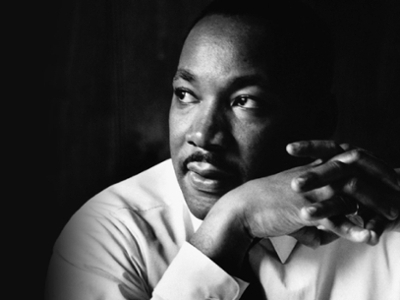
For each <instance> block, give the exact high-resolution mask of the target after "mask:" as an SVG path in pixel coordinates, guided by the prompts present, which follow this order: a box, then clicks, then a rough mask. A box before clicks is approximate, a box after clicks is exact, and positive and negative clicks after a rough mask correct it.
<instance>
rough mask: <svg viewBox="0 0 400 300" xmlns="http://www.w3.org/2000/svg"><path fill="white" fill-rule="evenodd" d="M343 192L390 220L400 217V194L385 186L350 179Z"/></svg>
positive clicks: (358, 179)
mask: <svg viewBox="0 0 400 300" xmlns="http://www.w3.org/2000/svg"><path fill="white" fill-rule="evenodd" d="M342 192H343V194H344V195H346V196H348V197H351V198H352V199H355V200H356V201H357V202H359V203H360V204H362V205H363V206H365V207H367V208H369V209H371V210H372V211H374V212H376V213H378V214H380V215H382V216H384V217H385V218H387V219H389V220H395V219H397V218H398V216H399V209H400V201H399V199H400V192H397V191H393V190H392V189H390V188H388V187H387V186H385V185H383V184H379V183H372V182H369V181H366V180H362V179H360V178H350V179H349V180H348V181H347V182H346V184H345V185H344V186H343V190H342Z"/></svg>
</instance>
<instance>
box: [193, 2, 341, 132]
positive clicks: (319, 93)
mask: <svg viewBox="0 0 400 300" xmlns="http://www.w3.org/2000/svg"><path fill="white" fill-rule="evenodd" d="M212 15H221V16H227V17H232V18H241V19H243V18H245V19H247V20H249V21H250V22H256V23H257V24H261V25H265V26H268V28H270V29H271V30H272V34H273V39H274V41H273V44H274V49H273V50H272V51H273V56H274V67H273V76H274V77H275V81H274V84H276V85H277V87H276V88H277V90H278V91H279V92H280V93H282V94H287V95H290V96H291V97H292V98H294V103H293V104H294V105H298V106H299V108H301V109H307V110H310V112H311V113H313V112H315V113H316V114H319V115H320V116H321V119H320V121H321V122H318V123H324V125H326V128H325V126H323V127H321V136H324V137H325V136H326V133H328V134H329V135H331V134H333V132H334V130H335V127H336V122H337V106H336V102H335V100H334V98H333V97H331V94H330V92H331V88H332V80H333V71H334V61H335V57H334V53H335V51H334V37H333V34H332V32H331V30H330V28H329V27H328V25H327V24H326V23H325V22H324V21H323V20H322V19H321V18H320V17H319V16H318V15H317V14H316V12H315V11H314V10H313V9H312V8H311V7H310V6H308V5H307V4H305V3H303V2H301V1H300V0H214V1H212V2H211V3H210V4H209V5H208V6H206V7H205V9H204V10H203V11H202V12H201V14H200V15H199V16H198V17H197V18H196V19H195V21H194V23H193V24H192V26H191V27H190V29H192V28H193V27H194V26H195V25H196V24H197V23H198V22H199V21H200V20H201V19H203V18H205V17H207V16H212ZM189 31H190V30H189ZM268 38H271V37H270V36H269V37H268ZM268 51H270V50H268ZM270 54H271V52H269V54H268V55H270ZM293 96H294V97H293ZM315 126H319V124H315ZM312 127H314V126H312ZM314 129H315V128H314Z"/></svg>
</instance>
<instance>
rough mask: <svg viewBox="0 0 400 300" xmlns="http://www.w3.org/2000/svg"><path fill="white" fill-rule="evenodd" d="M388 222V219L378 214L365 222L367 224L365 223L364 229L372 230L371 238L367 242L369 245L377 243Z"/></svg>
mask: <svg viewBox="0 0 400 300" xmlns="http://www.w3.org/2000/svg"><path fill="white" fill-rule="evenodd" d="M388 224H389V221H388V220H386V219H385V218H383V217H382V216H379V215H377V216H375V217H374V218H372V219H370V220H369V221H368V222H367V224H366V225H365V229H368V230H370V231H371V232H372V236H371V240H370V242H369V244H370V245H376V244H378V242H379V238H380V237H381V235H382V233H383V232H384V231H385V229H386V228H387V227H388Z"/></svg>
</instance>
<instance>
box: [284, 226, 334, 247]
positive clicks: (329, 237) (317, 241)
mask: <svg viewBox="0 0 400 300" xmlns="http://www.w3.org/2000/svg"><path fill="white" fill-rule="evenodd" d="M290 236H292V237H294V238H295V239H296V240H297V241H298V242H299V243H301V244H303V245H304V246H307V247H310V248H313V249H315V248H317V247H319V246H322V245H327V244H329V243H331V242H333V241H335V240H337V239H338V238H339V236H337V235H336V234H334V233H333V232H329V231H323V230H319V229H318V228H316V227H314V226H312V227H311V226H310V227H303V228H300V229H299V230H297V231H295V232H293V233H292V234H290Z"/></svg>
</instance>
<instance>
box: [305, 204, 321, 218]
mask: <svg viewBox="0 0 400 300" xmlns="http://www.w3.org/2000/svg"><path fill="white" fill-rule="evenodd" d="M306 210H307V213H308V214H309V215H311V216H312V215H315V214H316V212H317V211H318V209H317V208H316V207H315V206H308V207H306Z"/></svg>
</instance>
